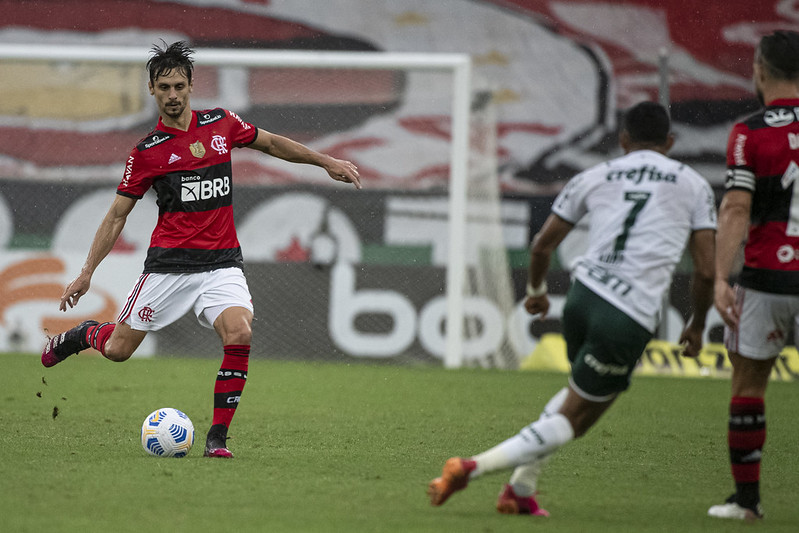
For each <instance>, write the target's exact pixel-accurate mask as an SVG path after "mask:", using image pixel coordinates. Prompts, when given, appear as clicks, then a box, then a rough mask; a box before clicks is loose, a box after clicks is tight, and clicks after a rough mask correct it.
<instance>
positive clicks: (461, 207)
mask: <svg viewBox="0 0 799 533" xmlns="http://www.w3.org/2000/svg"><path fill="white" fill-rule="evenodd" d="M148 58H149V54H148V50H147V49H145V48H142V47H129V46H102V47H100V46H79V45H65V46H51V45H37V44H9V43H0V63H3V64H7V63H12V64H13V63H15V62H16V63H18V64H25V65H31V64H50V65H58V64H71V63H88V64H99V63H111V64H123V65H132V64H136V65H141V67H142V71H143V68H144V64H145V63H146V61H147V59H148ZM194 59H195V65H196V67H198V68H200V67H216V68H218V69H219V70H220V71H221V72H222V73H223V74H224V73H226V74H227V75H226V76H224V75H222V74H220V76H219V80H220V81H219V82H218V85H219V87H218V89H219V90H220V91H221V92H224V93H225V95H226V97H227V98H226V99H225V101H224V105H225V106H226V107H230V108H231V109H234V110H235V107H234V106H235V105H236V102H237V101H239V100H243V101H246V100H247V98H248V94H247V90H248V89H247V88H248V84H247V81H248V80H247V76H248V74H247V72H249V70H248V69H253V68H259V67H264V68H266V67H268V68H278V69H346V70H352V71H383V70H392V69H398V70H403V69H409V70H413V71H421V72H441V73H446V74H448V75H449V76H450V79H451V107H450V111H449V112H450V121H451V127H450V133H451V138H450V139H449V147H448V149H449V156H448V173H449V179H448V190H447V196H448V209H447V218H448V224H447V242H446V249H447V259H446V265H445V270H446V272H445V283H446V287H445V295H446V317H445V324H446V326H445V328H444V330H445V331H444V333H443V335H444V338H445V348H444V354H443V357H442V359H443V364H444V366H445V367H447V368H457V367H460V366H463V365H464V362H465V361H464V343H465V339H466V338H467V337H468V335H469V333H468V331H466V330H467V329H468V328H467V327H465V322H466V318H465V311H464V309H465V308H466V307H467V303H468V302H467V301H466V300H467V299H468V297H469V294H468V290H469V289H468V288H467V285H469V283H468V280H467V276H468V270H469V268H470V267H468V265H467V259H466V257H467V253H468V251H467V228H468V227H469V221H468V217H467V214H468V213H469V210H470V208H471V204H470V198H469V194H470V193H469V175H470V165H471V163H470V151H471V149H470V143H471V142H472V141H471V138H470V136H471V135H472V133H473V132H472V130H471V128H472V104H473V99H474V93H475V91H474V83H473V72H472V61H471V58H470V56H469V55H467V54H457V53H396V52H318V51H292V50H253V49H216V48H214V49H212V48H201V49H197V50H196V53H195V56H194ZM236 72H238V73H239V74H240V75H236ZM223 79H228V80H230V79H232V80H234V81H235V83H229V84H228V85H229V86H228V85H226V84H224V83H223V82H222V81H221V80H223ZM245 118H246V116H245ZM12 121H13V120H12ZM108 122H109V121H108V120H106V121H105V122H104V123H103V124H104V127H107V124H108ZM50 124H51V125H52V124H55V125H56V126H55V127H61V123H60V122H58V121H52V122H51V123H50ZM490 149H491V150H494V149H495V146H494V145H493V144H492V145H490ZM491 155H492V156H493V155H494V154H491ZM491 161H493V158H491ZM489 166H490V165H489ZM491 171H492V172H494V173H495V172H496V168H495V167H494V168H493V169H491ZM49 175H50V176H51V177H52V176H53V175H54V173H53V172H50V174H49ZM493 178H494V181H493V182H491V187H495V188H496V190H495V191H494V193H496V192H497V191H498V185H497V184H496V176H495V175H494V176H493ZM0 179H2V177H0ZM500 200H501V199H498V198H496V197H495V198H493V199H491V201H492V202H495V203H496V202H499V201H500ZM495 207H497V211H498V204H497V205H496V206H495ZM496 223H499V222H497V221H495V224H496ZM495 229H496V228H495ZM497 235H499V237H498V238H501V228H500V231H499V233H498V234H497ZM503 253H504V251H503ZM246 255H247V254H246V253H245V256H246ZM505 268H507V264H505ZM499 275H500V276H505V278H506V280H509V275H508V273H507V272H503V273H500V274H499ZM465 291H466V292H465ZM505 292H507V291H505ZM505 300H507V297H505ZM503 312H506V311H503ZM395 326H396V325H395ZM414 329H416V328H414Z"/></svg>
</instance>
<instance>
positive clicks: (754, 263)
mask: <svg viewBox="0 0 799 533" xmlns="http://www.w3.org/2000/svg"><path fill="white" fill-rule="evenodd" d="M754 84H755V90H756V92H757V96H758V99H759V100H760V102H761V104H763V105H764V106H765V109H763V110H762V111H760V112H758V113H756V114H754V115H752V116H750V117H749V118H747V119H745V120H743V121H742V122H739V123H737V124H735V126H734V127H733V129H732V132H731V133H730V137H729V142H728V144H727V169H728V170H727V181H726V185H725V186H726V189H727V192H726V193H725V194H724V198H723V199H722V202H721V207H720V209H719V232H718V235H717V237H716V246H717V247H718V256H717V257H716V295H715V304H716V309H717V310H718V311H719V313H720V314H721V317H722V318H723V319H724V322H725V324H726V327H725V331H724V343H725V345H726V347H727V352H728V354H729V357H730V362H731V363H732V391H731V392H732V394H731V396H732V398H731V400H730V418H729V429H728V433H727V443H728V445H729V450H730V464H731V466H732V477H733V479H734V480H735V493H734V494H733V495H732V496H730V497H729V498H728V499H727V502H726V503H724V504H721V505H714V506H713V507H711V508H710V509H709V510H708V514H709V515H710V516H716V517H719V518H732V519H738V520H757V519H759V518H762V517H763V511H762V509H761V507H760V459H761V454H762V450H763V444H764V443H765V440H766V411H765V403H764V398H765V394H766V386H767V385H768V379H769V375H770V374H771V369H772V367H773V366H774V361H775V360H776V357H777V355H779V353H780V351H781V350H782V348H783V347H784V346H785V342H786V340H787V339H788V337H789V335H790V333H791V332H792V331H793V332H794V333H796V324H797V321H799V197H797V195H798V194H799V188H798V187H799V185H797V181H799V164H797V163H799V152H797V150H799V111H798V110H799V34H797V33H794V32H789V31H777V32H774V34H772V35H768V36H765V37H763V38H762V39H761V40H760V43H759V45H758V47H757V50H756V52H755V59H754ZM747 229H748V237H747ZM744 241H746V246H745V248H744V266H743V271H742V272H741V274H740V276H739V277H738V281H737V285H736V286H735V289H734V290H733V288H732V287H730V284H729V280H730V275H731V274H732V270H733V265H734V263H735V260H736V258H737V256H738V254H739V252H740V249H741V243H742V242H744Z"/></svg>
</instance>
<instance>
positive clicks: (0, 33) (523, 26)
mask: <svg viewBox="0 0 799 533" xmlns="http://www.w3.org/2000/svg"><path fill="white" fill-rule="evenodd" d="M0 12H2V13H3V14H4V16H3V17H2V19H0V45H4V44H15V45H20V44H21V45H25V44H36V45H48V46H52V47H53V48H54V49H56V48H57V47H59V46H62V45H73V44H80V45H89V46H94V47H97V48H98V49H100V48H102V47H108V46H132V47H140V48H141V49H142V50H147V49H149V47H150V46H151V45H152V43H154V42H157V41H159V40H160V39H164V40H166V41H167V42H172V41H174V40H178V39H185V40H187V41H189V42H190V44H191V45H192V46H194V47H195V48H223V49H266V50H272V49H278V50H284V49H287V50H315V51H370V52H381V51H382V52H416V53H419V52H421V53H453V52H455V53H465V54H469V55H470V56H471V59H472V65H473V73H474V80H473V84H474V88H475V90H476V91H480V92H481V94H490V96H491V98H490V100H491V102H492V113H493V119H492V122H491V124H492V130H493V139H492V142H495V143H496V150H495V159H493V155H494V154H492V159H490V160H491V161H492V166H493V170H495V172H493V173H492V174H494V175H495V176H496V179H497V183H498V189H497V190H498V192H499V199H498V200H497V201H498V202H501V209H500V210H499V220H500V222H501V228H502V238H503V241H504V243H503V246H504V250H503V256H504V259H505V260H506V263H503V265H504V264H506V265H507V267H505V268H507V274H506V277H507V279H508V280H509V282H510V289H509V290H510V291H511V302H510V305H507V302H502V301H499V300H500V299H495V300H493V301H492V299H491V298H488V299H482V300H481V301H480V302H479V305H478V307H479V306H483V307H484V309H483V311H484V312H483V311H480V312H479V313H478V314H481V313H482V314H481V316H483V317H495V316H498V317H500V320H499V321H498V322H492V321H485V320H484V321H482V322H480V323H479V324H477V326H476V328H475V329H474V330H473V331H472V335H474V336H475V337H476V338H477V339H478V340H479V339H490V340H491V342H490V343H488V344H490V346H488V347H487V348H485V349H482V348H481V349H478V350H477V352H475V354H474V357H473V358H467V360H466V361H465V363H466V364H479V365H483V366H495V365H497V366H503V367H511V368H513V367H517V366H519V365H523V364H524V361H525V359H526V358H527V356H528V355H529V354H531V353H533V352H534V351H535V350H536V349H539V348H540V347H541V346H542V344H544V343H543V342H542V341H543V340H545V339H549V341H548V342H550V343H551V342H552V338H551V337H550V336H549V334H555V335H557V333H558V331H559V328H560V326H559V320H558V313H557V302H558V301H559V300H558V297H559V295H562V294H563V293H564V292H565V289H566V283H567V279H568V272H567V271H566V269H565V266H566V265H568V264H569V260H570V258H571V257H572V256H573V254H574V251H575V250H579V247H580V242H579V240H580V234H579V231H578V232H576V234H575V236H574V238H572V239H571V240H570V241H569V242H568V243H567V245H565V246H564V247H562V250H561V254H560V256H559V263H558V265H556V268H555V269H554V270H553V273H552V277H551V279H550V286H551V287H552V293H553V295H554V297H555V298H554V300H555V303H556V306H555V308H556V312H555V313H553V315H552V317H551V318H550V319H549V320H546V321H543V322H531V321H530V320H529V319H527V318H526V317H525V316H524V314H523V312H522V311H521V308H520V306H519V303H520V302H521V299H522V296H523V292H524V283H525V280H526V270H525V269H526V261H527V253H526V249H527V244H528V242H529V239H530V236H531V235H532V234H533V233H534V232H535V231H536V230H537V228H538V227H539V226H540V224H541V222H542V221H543V220H544V218H545V217H546V216H547V214H548V212H549V206H550V204H551V201H552V199H553V197H554V195H555V194H557V192H558V191H559V190H560V187H561V186H562V185H563V183H565V181H566V180H567V179H568V178H570V177H571V176H572V175H573V174H574V173H576V172H577V171H579V170H581V169H583V168H586V167H588V166H590V165H592V164H594V163H596V162H598V161H600V160H603V159H606V158H608V157H610V156H613V155H616V154H617V153H618V148H617V146H616V134H617V118H618V114H619V112H620V111H621V110H623V109H625V108H627V107H629V106H631V105H633V104H635V103H637V102H638V101H641V100H644V99H652V100H657V99H658V98H659V96H660V95H661V94H662V88H661V81H662V76H661V75H660V58H661V55H662V54H663V53H664V52H665V54H666V57H667V59H668V70H667V79H668V95H669V99H670V109H671V113H672V117H673V120H674V130H675V133H676V134H677V143H676V145H675V148H674V151H673V152H672V155H673V156H674V157H676V158H678V159H681V160H683V161H685V162H687V163H689V164H691V165H693V166H694V167H695V168H697V169H698V170H699V171H700V172H702V173H703V174H704V175H705V177H706V178H707V179H708V180H709V181H710V182H711V184H713V186H714V187H715V189H716V190H717V191H718V192H719V194H720V193H721V186H722V183H723V176H724V172H723V167H724V150H725V145H726V137H727V133H728V131H729V128H730V127H731V125H732V123H733V122H734V120H735V119H737V118H738V117H740V116H741V115H742V114H745V113H747V112H749V111H752V110H754V109H756V107H757V103H756V101H755V99H754V96H753V93H752V91H751V81H750V68H751V58H752V55H753V50H754V46H755V45H756V43H757V41H758V40H759V38H760V36H761V35H763V34H765V33H768V32H771V31H773V30H774V29H778V28H799V5H797V4H796V3H795V2H791V1H785V0H765V1H762V2H756V3H752V2H751V1H749V0H732V1H729V2H724V3H723V4H721V3H717V2H705V1H701V0H689V1H686V0H618V1H613V2H610V1H607V2H601V1H566V0H563V1H556V0H437V1H436V2H432V1H425V0H399V1H398V0H392V1H389V0H369V1H368V2H364V1H361V0H326V1H325V2H319V1H316V0H218V1H209V0H162V1H150V0H80V1H79V0H52V1H51V0H37V1H33V2H28V1H26V2H19V1H16V0H0ZM0 72H2V75H0V87H1V88H2V90H1V93H2V94H3V98H2V99H0V247H2V250H3V254H2V256H0V351H30V352H36V351H38V350H39V349H40V347H41V344H42V343H43V339H44V337H43V334H42V330H43V329H45V328H46V329H48V330H51V331H60V330H62V329H64V328H66V327H70V326H71V325H73V324H75V323H77V322H79V321H81V320H83V319H85V318H87V316H92V317H101V318H105V319H113V318H114V317H115V315H116V312H117V310H118V309H119V307H120V304H121V301H122V299H123V298H124V297H125V294H126V292H127V291H128V290H129V288H130V287H131V286H132V283H133V281H134V279H135V277H136V276H137V275H138V273H139V272H140V268H141V262H142V258H143V256H144V251H145V250H146V246H147V243H148V239H149V233H150V230H151V228H152V226H153V223H154V217H155V216H156V207H155V205H154V202H152V201H149V202H148V201H146V200H145V201H143V202H140V204H139V205H138V206H137V209H136V210H134V215H133V216H132V218H131V219H130V220H129V223H128V227H126V229H125V232H124V233H123V236H122V239H121V240H120V242H119V243H118V246H117V247H116V248H115V250H114V251H113V253H112V255H111V257H109V258H108V259H107V261H106V263H105V264H104V266H103V267H101V269H100V271H98V274H97V276H96V280H95V286H94V293H93V294H92V296H91V297H88V296H87V297H86V298H85V299H84V300H83V301H82V302H81V306H80V307H78V308H76V309H74V310H72V311H70V312H69V313H67V314H66V315H63V314H60V313H58V312H57V305H58V299H59V297H60V294H61V292H62V290H63V287H64V285H65V284H66V283H67V282H68V281H69V280H70V279H72V277H73V276H74V275H75V274H76V273H77V271H78V269H79V268H80V265H81V264H82V261H83V259H84V258H85V255H86V251H87V249H88V244H89V242H90V240H91V238H92V237H93V232H94V230H95V228H96V225H97V223H98V222H99V219H100V218H101V217H102V215H103V214H104V212H105V210H106V209H107V206H108V205H109V204H110V201H111V198H112V195H113V191H114V188H115V187H116V185H117V183H118V182H119V180H120V177H121V175H122V170H123V168H124V161H125V159H126V157H127V154H128V151H129V150H130V148H131V147H132V146H133V145H134V144H135V143H136V141H137V140H138V139H139V138H141V137H142V136H144V135H145V134H146V133H147V132H148V131H150V129H151V128H152V127H153V126H154V124H155V122H156V120H157V115H156V111H155V108H154V105H153V103H152V102H151V97H150V96H149V95H148V94H147V92H146V81H147V80H146V73H145V71H144V68H143V64H142V65H126V66H120V65H116V66H113V65H108V66H105V67H101V68H98V67H97V65H88V64H66V63H58V62H53V63H35V64H33V63H31V64H26V63H24V62H14V61H2V62H0ZM442 83H443V84H444V85H446V83H448V82H447V81H443V82H442V80H441V79H439V78H438V77H437V76H436V75H435V74H431V75H429V77H418V76H416V75H411V74H409V73H407V72H403V71H399V70H396V71H389V70H386V71H369V72H364V71H349V70H335V71H332V70H316V71H308V72H298V71H294V70H292V69H270V70H252V71H250V72H248V73H247V74H246V75H242V73H241V72H238V73H237V72H232V71H229V70H228V71H225V70H224V69H221V68H215V67H203V66H200V67H199V68H198V71H197V73H196V86H195V92H194V94H193V99H192V103H193V107H194V108H195V109H202V108H205V107H213V106H217V105H224V106H225V107H229V108H230V109H233V110H234V111H236V112H237V113H238V114H240V115H241V116H242V117H243V118H244V119H246V120H248V121H250V122H253V123H254V124H256V125H257V126H259V127H262V128H264V129H267V130H270V131H273V132H275V133H279V134H283V135H287V136H290V137H292V138H295V139H297V140H300V141H302V142H304V143H306V144H309V145H310V146H312V147H314V148H315V149H318V150H320V151H325V152H328V153H332V154H334V155H337V156H340V157H346V158H348V159H351V160H353V161H355V162H356V163H357V164H358V165H359V167H360V168H361V171H362V174H363V177H364V190H363V191H355V190H351V189H349V188H345V187H341V186H340V185H335V184H332V183H328V182H327V181H326V178H325V177H324V176H323V175H322V174H320V172H318V169H308V168H297V167H296V166H286V165H278V164H276V163H275V162H274V161H270V160H269V158H266V157H263V156H262V157H258V155H257V154H250V153H245V151H239V152H237V154H235V155H234V183H235V184H236V185H237V188H236V190H235V191H236V192H235V194H236V200H235V202H234V204H235V205H236V209H237V211H236V216H237V223H238V228H239V233H240V238H241V240H242V244H243V249H244V254H245V260H246V263H247V274H248V278H249V281H250V287H251V290H252V293H253V297H254V300H255V305H256V311H257V319H256V323H255V326H254V328H255V344H256V345H257V348H256V350H255V351H254V355H255V356H256V357H265V358H291V359H314V360H340V361H352V360H380V361H390V362H397V363H401V364H418V363H434V364H440V361H441V360H442V358H443V353H442V349H441V347H440V345H439V344H436V343H435V342H430V340H429V339H430V338H434V340H435V339H440V337H441V334H442V332H441V331H439V329H440V328H439V327H438V326H437V325H436V324H437V322H436V323H434V324H433V325H432V326H431V325H430V324H429V321H430V320H431V316H436V315H435V313H433V311H432V310H434V309H436V305H437V303H438V302H439V301H440V299H441V298H442V296H443V294H444V290H445V289H444V287H445V281H446V276H445V269H446V266H447V265H446V263H447V256H446V254H443V253H442V251H441V249H442V247H444V248H445V247H446V241H447V233H446V224H445V221H446V206H447V189H448V186H449V184H448V182H447V179H448V175H449V168H448V163H449V161H448V153H447V150H448V143H449V140H450V133H451V132H450V122H449V118H448V116H447V115H446V113H447V110H448V106H449V105H450V99H451V95H450V94H448V93H447V92H446V91H445V90H441V89H440V86H441V85H442ZM324 234H332V235H333V236H334V237H335V240H336V241H337V244H338V253H339V255H341V254H344V255H345V256H346V259H347V265H349V266H347V265H342V264H341V262H340V261H339V262H336V264H335V265H328V264H319V262H317V261H314V256H313V249H312V248H313V242H314V239H316V238H318V237H319V235H324ZM475 235H476V233H471V234H469V235H467V239H470V238H472V239H474V238H476V237H475ZM472 244H474V243H472ZM478 255H479V252H478ZM685 266H686V265H683V268H681V269H680V271H679V272H678V273H677V275H676V277H675V281H674V286H673V288H672V291H671V296H670V299H671V301H670V302H669V309H668V313H667V315H666V317H667V319H666V320H665V321H664V325H663V328H662V330H661V334H660V336H661V338H662V339H663V340H665V341H674V340H676V336H677V335H678V333H679V329H680V327H681V326H682V322H683V320H684V319H685V312H686V305H687V301H686V300H685V296H686V294H687V283H688V277H687V275H686V274H685V272H686V270H685ZM375 301H379V302H382V303H381V304H375V305H371V304H373V303H374V302H375ZM361 304H363V311H359V308H358V306H359V305H361ZM341 313H350V314H351V317H350V318H351V320H350V321H349V322H348V325H347V327H346V330H347V331H345V332H344V333H343V334H342V332H341V331H331V328H332V327H333V325H334V322H335V321H334V319H335V318H336V316H340V314H341ZM720 330H721V321H720V319H719V318H718V316H717V315H714V316H713V317H711V324H710V328H709V332H708V340H711V341H718V340H719V339H720ZM478 344H479V343H478ZM218 352H219V349H218V347H217V342H216V339H215V336H214V334H213V332H211V331H209V330H203V329H202V328H200V327H199V326H198V325H197V324H196V321H195V320H194V318H193V317H184V319H182V320H181V321H179V322H178V323H176V324H175V325H173V326H171V327H169V328H167V329H165V330H164V331H162V332H159V333H158V334H154V335H151V336H150V337H148V341H147V343H146V344H145V345H144V346H142V348H141V350H140V354H139V355H142V356H147V355H158V356H167V355H187V354H191V355H197V356H214V357H215V356H218ZM665 352H668V349H666V350H665V351H664V353H665ZM497 354H499V356H498V355H497ZM503 354H504V355H503ZM792 360H795V359H792ZM669 361H673V359H670V356H668V357H667V356H666V355H664V356H663V359H662V361H661V363H662V364H666V365H668V364H670V363H669ZM718 364H719V365H721V364H722V363H720V362H719V363H718ZM795 369H796V368H795V367H793V366H790V365H788V366H786V367H785V371H786V375H787V376H789V377H792V376H793V375H794V370H795Z"/></svg>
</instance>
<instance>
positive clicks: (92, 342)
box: [86, 322, 116, 355]
mask: <svg viewBox="0 0 799 533" xmlns="http://www.w3.org/2000/svg"><path fill="white" fill-rule="evenodd" d="M115 327H116V324H115V323H114V322H103V323H101V324H97V325H95V326H89V329H87V330H86V342H88V343H89V346H91V347H92V348H94V349H95V350H97V351H98V352H100V353H101V354H103V355H105V342H106V341H107V340H108V337H110V336H111V333H113V332H114V328H115Z"/></svg>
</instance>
